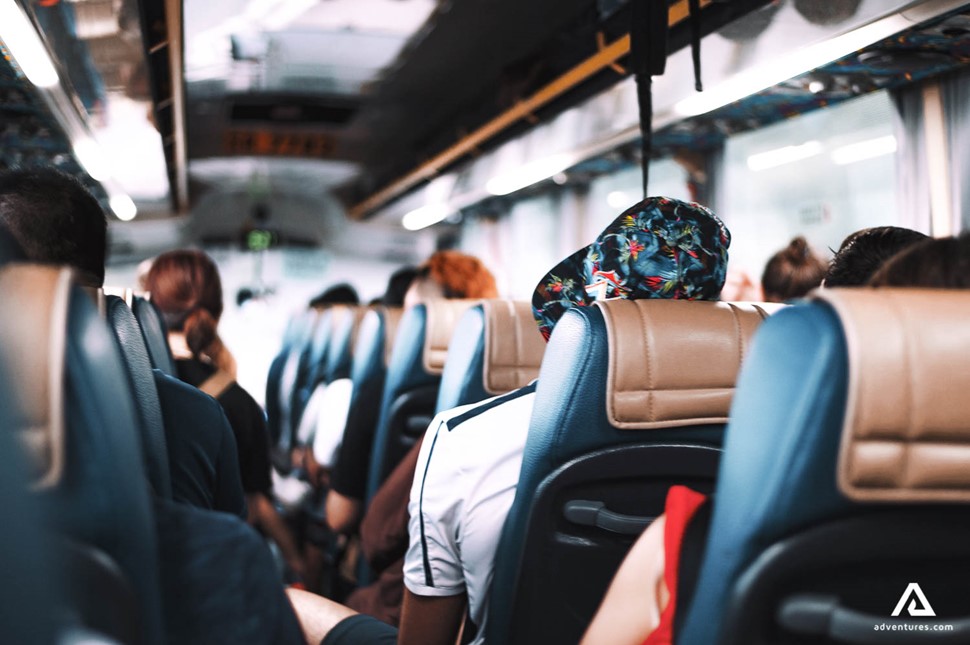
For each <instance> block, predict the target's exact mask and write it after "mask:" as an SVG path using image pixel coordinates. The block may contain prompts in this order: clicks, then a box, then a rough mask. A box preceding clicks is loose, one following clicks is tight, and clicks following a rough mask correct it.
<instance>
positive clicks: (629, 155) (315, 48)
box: [0, 0, 970, 228]
mask: <svg viewBox="0 0 970 645" xmlns="http://www.w3.org/2000/svg"><path fill="white" fill-rule="evenodd" d="M632 1H641V0H531V1H530V2H519V1H513V0H487V1H486V0H462V1H461V2H457V1H455V0H226V1H224V2H207V1H204V0H184V2H180V1H179V0H140V1H139V0H76V1H72V2H66V1H64V0H32V1H28V0H3V2H2V3H0V5H2V6H3V7H4V9H3V12H4V15H3V16H2V17H0V18H2V19H0V41H2V42H3V43H4V45H5V48H6V49H7V50H8V53H10V54H11V55H12V56H10V57H7V58H5V59H0V121H2V122H3V125H4V130H3V132H2V134H0V137H2V140H0V143H2V144H3V145H2V146H0V166H6V167H10V166H24V165H32V164H36V163H54V164H56V165H59V166H60V167H63V168H64V169H65V170H67V171H68V172H72V173H73V174H76V175H78V176H81V177H82V178H83V179H84V181H85V182H87V183H88V185H89V186H91V187H92V188H93V189H95V190H97V191H98V193H99V196H100V197H101V198H102V200H103V201H104V202H105V204H106V205H109V206H110V207H111V208H112V210H114V212H115V213H116V214H117V215H118V216H119V217H120V218H130V217H132V216H133V215H134V205H135V204H137V205H138V211H139V212H140V213H142V214H148V215H150V214H152V213H158V214H171V213H173V212H174V213H185V212H188V211H189V210H190V208H192V207H193V206H196V205H198V204H199V202H200V200H201V199H203V197H204V196H205V194H206V193H207V192H211V191H212V190H213V189H214V188H215V187H219V190H226V189H232V190H234V191H235V192H236V193H240V194H242V195H243V196H244V197H245V198H246V199H248V200H249V201H250V202H253V203H260V202H261V201H265V200H266V199H268V198H270V197H271V196H272V195H273V194H275V193H274V191H279V190H292V191H296V192H300V191H303V192H308V193H312V194H313V195H314V197H315V198H316V197H319V196H320V194H326V195H327V199H330V200H331V202H332V198H330V197H329V196H330V195H333V196H334V197H336V198H337V199H339V200H340V202H342V204H343V206H342V207H341V206H336V207H335V210H336V211H338V212H344V211H346V212H348V213H349V214H350V215H351V216H352V217H353V218H358V219H365V218H369V219H371V220H375V219H376V220H377V221H388V222H395V223H399V222H400V221H401V220H400V218H401V216H402V215H403V214H405V213H408V212H413V211H415V210H418V211H420V210H421V209H422V208H424V207H425V206H427V205H429V204H431V205H435V204H438V203H442V204H446V205H447V208H439V209H437V210H436V211H435V212H430V211H427V210H426V211H425V212H424V213H421V216H420V217H417V218H412V222H411V223H412V224H415V226H414V227H415V228H418V227H420V226H418V225H423V224H426V223H428V222H431V221H433V220H434V219H435V218H436V217H437V218H438V219H440V217H443V216H444V215H442V212H443V211H444V210H452V211H453V210H455V209H460V208H467V207H470V206H474V205H475V204H479V203H481V202H483V201H487V200H488V199H492V198H494V197H495V196H496V195H500V194H505V193H510V192H515V191H517V190H520V189H522V188H524V187H526V186H528V185H529V184H531V183H536V182H543V181H546V180H549V179H550V178H552V177H553V176H556V175H557V174H560V173H562V172H563V171H570V172H572V171H577V170H578V171H579V172H580V173H583V172H585V173H593V174H595V173H596V172H600V170H598V169H601V168H604V167H605V168H610V167H613V166H615V163H627V164H630V163H637V162H638V159H639V155H640V153H639V141H640V133H639V123H638V112H637V110H636V97H635V92H634V91H633V90H632V80H631V79H630V73H631V66H632V62H631V60H630V37H629V33H630V25H631V15H630V14H631V11H630V2H632ZM689 5H690V3H689V2H688V0H671V1H670V2H669V6H668V26H669V32H668V54H669V59H668V62H667V65H666V70H665V73H664V74H663V76H660V77H657V78H656V79H654V83H653V95H654V100H653V119H652V131H653V147H652V151H653V152H652V154H653V155H654V156H658V155H666V154H670V153H672V152H675V151H676V152H678V153H679V154H683V152H684V151H685V150H686V151H694V152H697V151H703V150H706V149H710V148H712V147H714V146H717V145H718V144H719V143H720V142H721V141H723V139H724V138H725V137H727V136H729V135H731V134H733V133H736V132H740V131H743V130H745V129H751V128H756V127H761V126H763V125H766V124H768V123H771V122H772V121H775V120H778V119H780V118H783V117H787V116H791V115H793V114H796V113H801V112H805V111H808V110H812V109H815V108H817V107H820V106H824V105H827V104H831V103H834V102H838V101H841V100H845V99H847V98H851V97H852V96H856V95H859V94H863V93H866V92H869V91H872V90H875V89H883V88H889V87H893V86H896V85H899V84H901V83H911V82H915V81H918V80H920V79H923V78H926V77H928V76H931V75H936V74H940V73H942V72H944V71H947V70H949V69H952V68H954V67H957V66H960V65H962V64H964V63H965V62H966V61H967V60H968V59H970V21H968V19H967V16H966V15H965V8H964V3H963V2H961V1H957V0H920V1H915V2H914V1H909V2H904V1H894V2H888V1H886V0H844V1H835V0H833V1H831V2H824V3H823V2H812V1H808V0H776V1H773V2H767V1H766V0H731V1H728V0H699V1H698V2H697V5H698V7H699V23H697V25H694V26H699V27H700V30H701V35H702V36H704V38H703V40H702V41H701V61H702V76H703V82H704V92H701V93H696V92H695V91H694V71H693V64H692V60H691V52H690V50H689V47H688V44H689V43H690V39H691V27H692V23H691V18H690V16H689V9H688V7H689ZM18 16H19V17H18ZM17 20H20V21H21V24H27V23H25V22H23V21H30V23H32V27H33V29H30V28H28V29H27V30H28V31H31V32H33V31H34V29H36V32H35V33H38V34H39V35H40V36H41V39H40V40H38V41H37V42H36V43H34V44H33V45H31V43H30V42H27V43H26V44H24V43H22V42H21V41H22V40H24V39H23V38H19V37H18V34H17V33H16V29H15V28H14V27H13V25H15V24H17V22H16V21H17ZM27 40H28V41H29V40H30V39H29V38H28V39H27ZM31 46H33V47H34V49H37V48H38V47H39V48H40V49H41V50H43V51H42V52H41V58H43V56H42V54H43V53H44V52H46V54H47V55H48V56H49V60H50V61H53V64H52V65H51V67H52V70H53V76H51V75H50V72H49V71H48V76H47V77H46V78H43V77H40V78H33V77H32V76H31V74H32V73H41V74H42V73H43V69H42V70H41V72H32V66H33V65H35V63H34V61H33V60H32V59H30V60H28V58H27V57H29V56H33V54H30V53H29V52H30V51H31V50H30V48H31ZM24 52H27V53H24ZM42 67H43V65H41V68H42ZM604 159H609V160H611V161H609V162H608V163H605V164H604V163H602V162H603V160H604ZM617 160H619V161H617ZM611 164H612V165H611ZM509 176H515V177H516V180H515V181H505V182H504V183H503V181H502V180H503V179H507V178H508V177H509ZM526 180H527V181H526ZM523 181H526V184H525V186H520V185H518V184H521V183H522V182H523ZM328 203H330V202H328ZM328 208H329V206H328ZM431 210H434V209H431ZM446 214H447V213H445V215H446ZM375 216H376V217H375ZM422 218H423V219H422Z"/></svg>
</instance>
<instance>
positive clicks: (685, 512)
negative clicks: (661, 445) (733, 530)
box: [643, 486, 707, 645]
mask: <svg viewBox="0 0 970 645" xmlns="http://www.w3.org/2000/svg"><path fill="white" fill-rule="evenodd" d="M705 499H707V496H705V495H701V494H700V493H698V492H696V491H692V490H691V489H689V488H687V487H686V486H673V487H671V489H670V491H668V492H667V504H666V506H665V508H664V513H665V514H666V516H667V519H666V525H665V526H664V582H665V583H666V584H667V591H669V592H670V601H669V602H668V603H667V606H666V607H664V610H663V612H661V614H660V624H659V625H658V626H657V629H655V630H653V632H651V633H650V635H649V636H647V640H645V641H643V645H673V642H674V613H675V612H676V610H677V570H678V568H679V566H678V565H679V564H680V545H681V543H682V542H683V539H684V531H686V530H687V525H688V524H690V521H691V518H693V517H694V514H695V513H696V512H697V509H698V508H700V506H701V504H703V503H704V500H705Z"/></svg>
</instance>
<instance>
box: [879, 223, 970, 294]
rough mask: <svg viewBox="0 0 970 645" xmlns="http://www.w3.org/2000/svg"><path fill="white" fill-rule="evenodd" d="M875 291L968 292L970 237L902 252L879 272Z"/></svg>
mask: <svg viewBox="0 0 970 645" xmlns="http://www.w3.org/2000/svg"><path fill="white" fill-rule="evenodd" d="M869 284H870V285H871V286H874V287H924V288H927V289H968V288H970V235H968V234H963V235H961V236H960V237H944V238H941V239H938V240H934V239H925V240H923V241H922V242H919V243H918V244H913V245H912V246H910V247H908V248H906V249H905V250H903V251H901V252H900V253H898V254H897V255H894V256H893V257H892V258H891V259H890V260H889V261H887V262H886V263H885V264H884V265H883V266H882V268H881V269H879V270H878V271H877V272H876V274H875V275H874V276H872V279H871V280H870V281H869Z"/></svg>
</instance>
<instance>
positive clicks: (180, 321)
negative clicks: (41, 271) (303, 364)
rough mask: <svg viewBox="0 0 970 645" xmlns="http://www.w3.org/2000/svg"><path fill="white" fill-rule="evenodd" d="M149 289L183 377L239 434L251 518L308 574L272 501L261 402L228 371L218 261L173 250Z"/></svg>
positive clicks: (161, 259) (154, 271) (297, 571)
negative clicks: (221, 328)
mask: <svg viewBox="0 0 970 645" xmlns="http://www.w3.org/2000/svg"><path fill="white" fill-rule="evenodd" d="M147 286H148V288H149V291H150V292H151V299H152V302H153V303H154V304H155V305H156V306H157V307H158V309H159V310H160V311H161V312H162V315H163V316H164V318H165V322H166V324H167V325H168V329H169V336H168V338H169V345H170V347H171V348H172V354H173V356H174V357H175V364H176V368H177V369H178V376H179V378H180V379H182V380H183V381H185V382H186V383H189V384H190V385H194V386H196V387H198V388H200V389H201V390H202V391H203V392H206V393H207V394H210V395H211V396H213V397H214V398H215V399H216V400H217V401H219V403H220V404H221V405H222V408H223V410H224V411H225V413H226V417H227V418H228V419H229V424H230V425H231V426H232V430H233V433H234V434H235V436H236V446H237V448H238V455H239V471H240V473H241V475H242V484H243V491H244V492H245V494H246V501H247V504H248V506H249V520H250V522H251V523H252V524H254V525H256V526H258V527H259V528H261V529H262V530H263V531H264V532H265V533H266V534H267V535H269V536H270V537H271V538H272V539H273V540H274V541H275V542H276V544H277V545H278V546H279V547H280V550H281V551H282V552H283V557H284V559H285V560H286V564H287V566H289V567H290V569H291V570H292V572H293V574H294V575H296V576H302V575H303V574H304V566H303V557H302V555H301V554H300V552H299V550H298V549H297V547H296V543H295V542H294V540H293V537H292V535H290V531H289V529H288V528H287V526H286V525H285V524H284V523H283V520H282V519H281V518H280V516H279V515H278V514H277V512H276V509H275V507H274V506H273V502H272V499H271V495H272V488H271V479H270V461H269V435H268V432H267V430H266V421H265V417H264V416H263V411H262V409H261V408H260V407H259V404H258V403H256V401H255V400H253V398H252V397H251V396H250V395H249V394H248V393H247V392H246V391H245V390H244V389H242V388H241V387H240V386H239V384H238V383H236V382H235V379H234V378H233V377H232V376H231V375H230V374H229V373H227V372H226V371H224V369H223V368H222V366H223V365H225V364H226V363H227V361H226V359H225V358H222V359H220V358H219V357H220V356H222V357H225V356H226V355H227V353H228V352H227V351H226V349H225V347H224V345H223V344H222V342H221V340H220V339H219V335H218V333H217V331H216V326H217V324H218V322H219V317H220V316H221V315H222V283H221V282H220V279H219V271H218V269H217V268H216V266H215V263H214V262H213V261H212V260H211V259H210V258H209V257H208V256H207V255H205V254H204V253H202V252H201V251H171V252H169V253H164V254H162V255H160V256H158V257H157V258H156V259H155V262H154V263H153V264H152V268H151V270H150V271H149V272H148V279H147Z"/></svg>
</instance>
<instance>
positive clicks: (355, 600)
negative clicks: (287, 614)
mask: <svg viewBox="0 0 970 645" xmlns="http://www.w3.org/2000/svg"><path fill="white" fill-rule="evenodd" d="M395 275H396V274H395ZM393 280H394V278H393V277H392V282H393ZM392 286H395V285H392V284H389V285H388V287H389V289H390V287H392ZM396 287H397V288H399V287H400V285H396ZM497 296H498V293H497V291H496V289H495V278H494V276H493V275H492V273H491V271H489V270H488V269H487V268H486V267H485V265H484V264H483V263H482V262H481V261H480V260H478V258H475V257H472V256H470V255H465V254H462V253H458V252H457V251H439V252H437V253H435V254H434V255H432V256H431V257H430V258H429V259H428V261H427V262H426V263H425V264H424V265H422V266H421V267H420V268H419V269H418V270H417V271H416V272H415V275H414V278H413V279H412V281H411V285H410V286H409V287H408V289H407V290H406V292H405V293H404V294H403V300H404V301H406V302H407V303H408V306H412V307H413V306H415V305H418V304H423V303H426V302H428V301H429V300H433V299H436V298H442V297H445V298H495V297H497ZM421 443H422V440H418V442H417V444H415V445H414V446H413V447H412V448H411V450H410V451H408V453H407V454H406V455H405V456H404V458H403V459H401V462H400V463H399V464H397V466H396V467H395V468H394V470H393V471H392V472H391V474H390V475H388V477H387V480H386V481H385V482H384V483H383V484H382V485H381V487H380V488H379V489H378V490H377V493H375V495H374V498H373V499H372V500H371V501H370V505H369V506H368V508H367V512H366V513H365V514H364V517H363V519H362V521H361V524H360V538H361V540H360V543H361V554H362V555H363V557H365V558H367V562H368V564H369V565H370V567H371V569H372V570H373V571H374V573H375V575H376V576H377V579H376V580H375V581H374V582H373V583H371V584H369V585H367V586H365V587H361V588H359V589H356V590H354V591H353V593H351V594H350V595H349V596H348V597H347V606H348V607H350V608H352V609H354V610H356V611H359V612H361V613H366V614H368V615H371V616H374V617H376V618H378V619H380V620H382V621H384V622H386V623H388V624H390V625H395V626H396V625H397V624H398V623H399V622H400V618H401V601H402V599H403V596H404V574H403V567H404V554H405V552H406V551H407V548H408V520H409V515H408V498H409V495H410V491H411V482H412V481H414V473H415V468H416V465H417V461H418V454H419V451H420V450H421ZM332 492H333V491H331V493H332ZM328 501H329V500H328ZM328 510H329V509H328ZM328 521H332V520H331V518H329V517H328Z"/></svg>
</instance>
